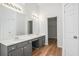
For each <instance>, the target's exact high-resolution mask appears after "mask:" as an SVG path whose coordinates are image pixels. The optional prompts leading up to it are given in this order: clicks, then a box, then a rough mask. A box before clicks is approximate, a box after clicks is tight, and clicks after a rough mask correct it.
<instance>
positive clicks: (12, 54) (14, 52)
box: [8, 50, 17, 56]
mask: <svg viewBox="0 0 79 59" xmlns="http://www.w3.org/2000/svg"><path fill="white" fill-rule="evenodd" d="M8 56H17V51H16V50H14V51H11V52H9V53H8Z"/></svg>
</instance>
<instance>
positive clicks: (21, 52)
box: [0, 34, 45, 56]
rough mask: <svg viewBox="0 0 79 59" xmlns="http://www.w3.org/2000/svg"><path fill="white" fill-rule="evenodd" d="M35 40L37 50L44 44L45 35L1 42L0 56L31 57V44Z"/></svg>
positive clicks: (24, 36) (19, 37)
mask: <svg viewBox="0 0 79 59" xmlns="http://www.w3.org/2000/svg"><path fill="white" fill-rule="evenodd" d="M36 40H37V44H36V45H38V48H40V47H42V46H43V45H44V44H45V35H44V34H42V35H28V36H27V35H23V36H18V39H15V40H14V39H13V40H3V41H1V46H0V47H1V56H32V44H33V43H34V41H36Z"/></svg>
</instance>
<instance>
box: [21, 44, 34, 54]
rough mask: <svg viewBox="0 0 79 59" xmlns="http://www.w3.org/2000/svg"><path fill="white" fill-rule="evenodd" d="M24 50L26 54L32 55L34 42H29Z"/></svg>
mask: <svg viewBox="0 0 79 59" xmlns="http://www.w3.org/2000/svg"><path fill="white" fill-rule="evenodd" d="M23 49H24V50H23V51H24V56H32V44H31V43H29V44H27V45H26V46H24V48H23Z"/></svg>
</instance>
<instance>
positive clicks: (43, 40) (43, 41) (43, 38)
mask: <svg viewBox="0 0 79 59" xmlns="http://www.w3.org/2000/svg"><path fill="white" fill-rule="evenodd" d="M42 44H43V45H45V36H42Z"/></svg>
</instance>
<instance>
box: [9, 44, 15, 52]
mask: <svg viewBox="0 0 79 59" xmlns="http://www.w3.org/2000/svg"><path fill="white" fill-rule="evenodd" d="M15 49H16V45H11V46H8V52H9V51H12V50H15Z"/></svg>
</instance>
